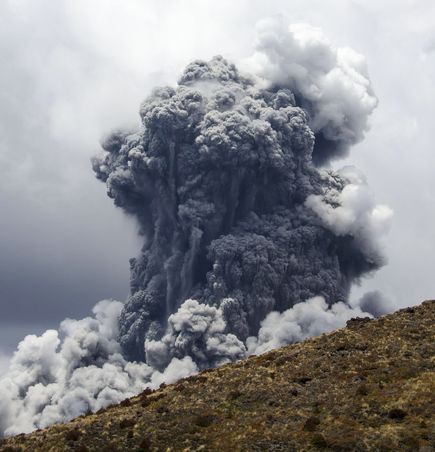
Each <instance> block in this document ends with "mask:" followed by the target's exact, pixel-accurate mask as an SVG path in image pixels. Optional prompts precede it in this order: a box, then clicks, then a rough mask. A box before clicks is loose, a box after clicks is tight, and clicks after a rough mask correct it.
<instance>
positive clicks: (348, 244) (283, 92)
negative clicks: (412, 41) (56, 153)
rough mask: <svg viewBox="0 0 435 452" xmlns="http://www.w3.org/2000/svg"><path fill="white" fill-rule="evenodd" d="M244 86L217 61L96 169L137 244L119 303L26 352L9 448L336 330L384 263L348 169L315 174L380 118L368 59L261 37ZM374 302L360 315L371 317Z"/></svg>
mask: <svg viewBox="0 0 435 452" xmlns="http://www.w3.org/2000/svg"><path fill="white" fill-rule="evenodd" d="M245 66H246V67H251V68H255V71H256V74H255V75H242V74H241V73H240V72H239V71H238V69H237V68H236V66H235V65H234V64H231V63H229V62H228V61H226V60H225V59H223V58H222V57H215V58H213V59H212V60H210V61H208V62H206V61H195V62H193V63H191V64H189V65H188V66H187V68H186V69H185V71H184V72H183V74H182V76H181V78H180V80H179V83H178V86H177V87H175V88H172V87H164V88H158V89H156V90H154V91H153V92H152V94H151V95H150V96H149V97H148V98H147V99H146V100H145V101H144V102H143V104H142V105H141V108H140V117H141V127H140V128H139V129H138V130H135V131H118V132H116V133H113V134H112V135H110V136H109V137H108V138H107V139H106V140H105V141H104V143H103V148H104V151H105V152H104V153H103V154H102V155H101V156H100V157H97V158H95V159H94V160H93V168H94V171H95V173H96V175H97V177H98V178H99V179H101V180H102V181H104V182H105V183H106V184H107V190H108V195H109V196H110V197H111V198H113V200H114V202H115V204H116V205H117V206H119V207H121V208H122V209H123V210H124V211H125V212H126V213H127V214H129V215H132V216H134V217H135V218H136V219H137V221H138V223H139V225H140V233H141V234H142V236H143V241H144V244H143V248H142V250H141V252H140V254H139V255H138V256H137V257H136V258H134V259H132V260H131V262H130V265H131V295H130V296H129V298H128V300H127V301H126V303H125V304H124V305H121V304H120V303H117V302H103V304H98V305H97V307H96V308H95V310H94V314H95V318H88V319H84V320H81V321H71V320H67V321H65V322H64V323H63V324H62V326H61V329H60V337H59V334H58V333H57V332H55V331H48V332H46V333H45V334H44V335H43V336H41V337H40V338H36V337H34V336H33V337H32V336H29V337H27V338H26V339H25V340H24V341H23V342H22V343H21V344H20V346H19V349H18V351H17V352H16V355H15V357H14V359H13V362H12V365H11V370H10V372H9V374H8V376H7V377H6V379H5V380H3V381H2V384H3V387H5V388H6V391H3V393H4V397H3V398H2V399H1V400H2V401H1V402H0V403H2V404H3V408H1V406H0V413H1V412H3V415H2V416H1V419H2V422H3V429H5V431H6V433H7V434H11V433H16V432H18V431H23V430H25V431H28V430H31V429H32V428H35V427H40V426H45V425H48V424H50V423H52V422H56V421H59V420H65V419H68V418H71V417H73V416H76V415H78V414H80V413H83V412H86V411H87V410H95V409H98V408H100V407H102V406H106V405H107V404H109V403H112V402H116V401H119V400H120V399H121V398H123V397H126V396H128V395H131V394H133V393H136V392H138V391H139V390H140V389H141V388H143V387H145V386H146V385H147V386H150V385H151V386H156V385H158V384H160V383H161V382H162V381H173V380H174V379H175V378H177V377H181V376H185V375H188V374H191V373H193V372H196V371H198V370H199V369H202V368H205V367H210V366H217V365H220V364H222V363H225V362H229V361H233V360H237V359H241V358H243V357H245V356H247V354H250V353H261V352H264V351H266V350H269V349H271V348H274V347H278V346H281V345H283V344H286V343H289V342H292V341H297V340H300V339H303V338H305V337H308V336H310V335H313V334H319V333H321V332H324V331H327V330H329V329H333V328H336V327H339V326H341V325H343V323H344V322H345V321H346V320H347V319H349V318H350V317H352V316H355V315H361V314H362V311H361V309H360V308H358V307H355V308H352V307H351V306H349V305H348V304H347V300H348V296H349V290H350V287H351V284H352V283H353V282H357V281H358V280H359V278H361V277H362V276H363V275H365V274H367V273H370V272H372V271H374V270H376V269H377V268H379V266H381V265H382V264H383V263H384V260H383V257H382V255H381V253H380V252H379V245H378V237H379V235H380V234H381V233H383V232H384V230H385V228H386V226H387V224H388V222H389V218H390V215H391V212H390V211H389V209H388V208H386V207H382V206H377V205H376V204H375V202H374V199H373V197H372V195H371V193H370V191H369V189H368V187H367V184H366V181H365V178H364V177H363V175H362V174H361V173H360V172H358V171H357V170H356V169H355V168H351V167H346V168H344V169H342V170H340V171H331V170H327V169H324V168H325V164H327V163H328V162H329V161H330V160H331V159H332V158H335V157H338V156H342V155H344V153H345V152H347V150H348V148H349V146H350V145H351V144H353V143H355V142H357V141H358V140H360V139H361V138H362V136H363V132H364V130H365V128H366V124H367V116H368V114H369V113H370V112H371V111H372V110H373V108H374V106H375V105H376V98H375V97H374V95H373V94H372V91H371V88H370V83H369V80H368V77H367V74H366V72H365V68H364V64H363V60H362V58H361V57H360V56H359V55H356V54H355V53H354V52H351V51H350V50H343V49H334V48H333V47H331V46H330V44H329V43H328V42H327V41H326V40H325V38H324V37H323V35H322V34H321V33H320V32H319V31H318V30H315V29H312V28H309V27H307V26H293V27H290V28H287V27H284V26H283V23H282V22H281V21H279V20H272V21H266V22H265V23H263V24H262V25H260V27H259V36H258V39H257V52H256V54H255V55H254V56H253V57H252V58H251V59H249V60H247V61H245ZM375 299H380V297H369V299H367V300H365V301H364V306H366V307H367V308H370V309H371V310H372V311H373V312H374V313H378V312H382V309H381V308H377V307H376V303H375V302H374V300H375Z"/></svg>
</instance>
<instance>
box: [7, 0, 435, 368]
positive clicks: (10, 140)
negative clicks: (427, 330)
mask: <svg viewBox="0 0 435 452" xmlns="http://www.w3.org/2000/svg"><path fill="white" fill-rule="evenodd" d="M277 13H279V14H284V15H285V16H287V17H288V20H289V22H307V23H309V24H311V25H314V26H318V27H321V28H322V29H323V30H324V32H325V33H326V34H327V36H329V38H330V40H331V41H332V42H333V43H335V44H336V45H338V46H350V47H353V48H354V49H356V50H357V51H359V52H360V53H362V54H364V55H365V56H366V58H367V61H368V67H369V72H370V75H371V79H372V81H373V85H374V88H375V91H376V94H377V96H378V98H379V106H378V108H377V110H376V112H375V113H374V114H373V116H372V117H371V121H370V123H371V130H370V132H369V133H368V134H367V137H366V140H365V141H364V142H363V143H361V144H359V145H357V146H355V147H354V148H353V151H352V153H351V155H350V157H349V158H348V159H347V160H346V161H345V162H343V161H342V162H337V163H336V166H342V165H344V164H353V165H355V166H357V167H359V168H360V169H361V170H363V172H364V173H365V174H366V176H367V178H368V181H369V184H370V186H371V187H372V189H373V191H374V193H375V195H376V197H377V200H378V201H379V202H381V203H385V204H388V205H389V206H390V207H391V208H392V209H393V210H394V220H393V226H392V229H391V231H390V233H389V235H388V237H386V238H385V240H384V243H385V249H386V254H387V256H388V257H389V264H388V265H387V266H386V267H385V268H384V269H382V270H381V271H379V272H378V273H377V274H376V275H375V276H374V277H373V278H371V279H370V280H364V281H363V282H362V286H361V287H360V288H357V289H356V290H355V291H354V294H353V296H354V297H358V296H359V295H360V294H362V293H364V292H365V291H367V290H372V289H379V290H381V291H382V292H384V293H385V294H386V295H387V296H389V297H391V298H392V299H393V300H394V303H395V304H396V306H397V307H402V306H406V305H412V304H416V303H418V302H420V301H421V300H423V299H425V298H429V297H435V278H434V276H433V273H434V268H435V250H434V248H435V247H434V244H435V228H434V224H435V184H434V182H433V173H434V168H435V149H434V145H433V143H432V142H431V139H432V135H433V128H434V124H435V123H434V121H435V86H434V84H435V3H434V2H433V0H415V1H412V0H394V1H393V0H382V1H379V0H358V1H350V0H348V1H346V0H326V1H325V0H318V1H316V0H268V1H259V0H230V1H228V0H220V1H208V0H207V1H206V0H184V1H181V0H179V1H178V0H174V1H170V0H168V1H165V2H163V1H161V0H159V1H152V0H147V1H144V0H128V1H126V0H70V1H68V0H56V1H53V0H2V1H1V3H0V67H1V71H0V307H1V309H0V372H1V368H2V366H3V362H4V360H3V358H2V355H4V354H9V353H10V352H11V350H12V349H13V348H15V346H16V343H17V341H18V340H19V339H21V338H22V337H23V336H24V335H25V334H27V333H32V332H35V333H39V332H41V331H42V330H43V329H45V328H47V327H55V326H56V325H57V324H58V322H59V321H60V320H62V319H64V318H65V317H67V316H71V317H83V316H85V315H87V314H88V313H89V312H90V309H91V307H92V306H93V305H94V304H95V303H96V302H97V301H98V300H100V299H103V298H115V299H120V300H124V299H125V297H126V295H127V292H128V280H129V264H128V258H129V257H132V256H134V255H135V254H136V253H137V252H138V250H139V247H140V240H139V239H138V238H137V234H136V226H135V224H134V223H133V222H132V221H131V220H130V219H128V218H126V217H125V216H124V215H123V214H122V213H121V211H119V210H117V209H115V208H114V207H113V205H112V202H111V200H110V199H109V198H107V196H106V194H105V187H104V185H103V184H101V183H100V182H98V181H96V180H95V178H94V175H93V172H92V170H91V166H90V162H89V159H90V157H91V156H92V155H93V154H95V153H96V152H98V150H99V140H100V139H101V137H102V136H103V135H104V134H105V133H107V132H108V131H110V130H111V129H112V128H114V127H119V126H129V125H134V124H137V121H138V114H137V112H138V107H139V103H140V102H141V100H142V99H143V98H144V97H145V96H146V95H147V94H148V93H149V92H150V90H151V88H152V87H153V86H155V85H162V84H168V83H169V84H173V83H174V82H175V81H176V79H177V77H178V75H179V73H180V71H181V70H182V68H183V67H184V65H185V64H186V63H188V62H189V61H190V60H192V59H195V58H210V57H211V56H213V55H215V54H222V55H223V56H225V57H227V58H229V59H231V60H233V61H235V62H237V61H240V60H241V59H243V58H244V57H247V56H249V55H250V54H251V53H252V43H253V36H254V32H255V29H254V27H255V23H256V22H257V21H258V20H259V19H261V18H263V17H266V16H270V15H273V14H277Z"/></svg>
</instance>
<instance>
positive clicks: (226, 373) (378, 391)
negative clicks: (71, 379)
mask: <svg viewBox="0 0 435 452" xmlns="http://www.w3.org/2000/svg"><path fill="white" fill-rule="evenodd" d="M434 333H435V302H434V301H426V302H424V303H422V304H421V305H419V306H417V307H413V308H407V309H403V310H401V311H398V312H396V313H394V314H391V315H388V316H385V317H382V318H380V319H378V320H370V321H369V320H368V319H355V320H351V321H349V322H348V326H347V327H346V328H343V329H341V330H339V331H336V332H333V333H330V334H325V335H322V336H319V337H316V338H313V339H310V340H307V341H305V342H302V343H299V344H293V345H289V346H287V347H283V348H281V349H279V350H275V351H272V352H270V353H267V354H264V355H262V356H258V357H251V358H250V359H247V360H245V361H241V362H238V363H234V364H229V365H225V366H223V367H221V368H218V369H215V370H210V371H205V372H202V373H201V374H200V375H197V376H194V377H190V378H187V379H184V380H182V381H179V382H178V383H176V384H174V385H170V386H167V387H162V388H160V389H159V390H157V391H154V392H151V391H145V392H144V393H142V394H141V395H139V396H137V397H134V398H132V399H130V400H126V401H124V402H123V403H121V404H120V405H118V406H114V407H110V408H108V409H106V410H101V411H100V412H98V413H96V414H90V415H87V416H82V417H80V418H77V419H75V420H74V421H72V422H69V423H66V424H62V425H55V426H52V427H50V428H47V429H45V430H40V431H37V432H34V433H32V434H30V435H19V436H16V437H14V438H9V439H7V440H4V441H3V442H0V451H2V452H10V451H18V450H19V451H32V452H33V451H41V452H42V451H43V452H48V451H56V452H57V451H71V450H72V451H81V452H86V451H94V450H95V451H107V452H109V451H165V450H171V451H179V450H180V451H181V450H186V451H191V450H192V451H193V450H204V451H206V450H219V451H226V450H232V451H238V450H240V451H242V450H243V451H265V450H270V451H292V450H297V451H302V450H337V451H347V450H348V451H364V450H379V451H389V450H392V451H397V450H409V451H418V450H420V451H431V450H435V431H434V430H435V429H434V426H435V423H434V414H435V412H434V407H435V403H434V402H435V400H434V394H435V373H434V372H433V371H434V351H435V334H434Z"/></svg>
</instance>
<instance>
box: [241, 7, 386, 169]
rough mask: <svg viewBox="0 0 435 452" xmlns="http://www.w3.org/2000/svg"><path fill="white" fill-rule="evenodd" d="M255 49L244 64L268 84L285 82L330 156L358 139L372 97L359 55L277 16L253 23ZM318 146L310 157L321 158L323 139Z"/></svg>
mask: <svg viewBox="0 0 435 452" xmlns="http://www.w3.org/2000/svg"><path fill="white" fill-rule="evenodd" d="M255 48H256V52H255V54H254V55H253V56H252V57H251V58H249V59H247V60H246V62H245V65H246V67H247V68H249V70H250V71H252V72H253V73H256V74H258V75H259V76H261V77H262V78H263V79H264V80H265V81H266V82H267V83H268V84H272V85H275V84H276V85H279V86H290V87H291V89H292V91H293V92H294V93H295V95H296V96H297V97H298V98H299V99H300V100H301V103H302V105H303V106H304V108H306V109H307V111H308V112H309V114H310V127H311V128H312V129H313V131H314V132H316V133H317V132H321V137H322V141H323V139H324V140H325V141H326V142H327V143H328V144H327V147H328V154H329V155H330V156H331V157H343V156H345V155H346V154H347V152H348V150H349V147H350V146H351V145H353V144H354V143H357V142H358V141H360V140H362V139H363V137H364V132H365V131H366V130H367V120H368V117H369V115H370V114H371V113H372V112H373V110H374V109H375V107H376V105H377V99H376V96H375V95H374V93H373V89H372V87H371V83H370V79H369V76H368V72H367V65H366V61H365V58H364V57H363V56H362V55H360V54H358V53H357V52H355V51H354V50H353V49H351V48H349V47H341V48H336V47H334V46H333V45H332V44H331V43H330V42H329V40H328V38H327V37H326V36H325V35H324V34H323V32H322V30H320V29H319V28H314V27H312V26H310V25H307V24H291V25H288V24H287V22H286V21H285V19H284V18H283V17H281V16H277V17H273V18H268V19H264V20H262V21H260V22H259V23H258V25H257V37H256V42H255ZM318 141H321V140H320V139H319V140H318ZM319 145H320V146H322V148H323V152H322V153H321V154H317V153H316V148H315V150H314V156H313V157H314V159H315V160H316V159H317V160H318V161H320V162H323V161H324V160H325V155H324V152H325V145H326V143H324V142H322V143H319ZM316 146H317V145H316Z"/></svg>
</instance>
